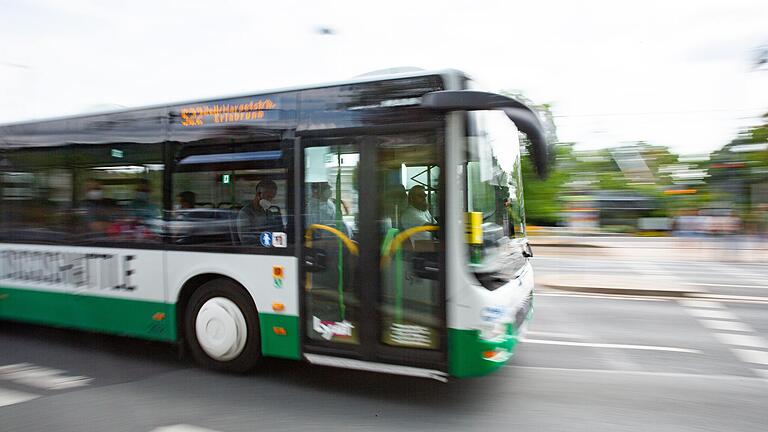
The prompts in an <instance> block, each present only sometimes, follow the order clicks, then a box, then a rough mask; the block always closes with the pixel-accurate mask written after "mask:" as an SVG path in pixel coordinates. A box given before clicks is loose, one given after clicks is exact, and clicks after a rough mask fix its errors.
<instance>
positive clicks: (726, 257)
mask: <svg viewBox="0 0 768 432" xmlns="http://www.w3.org/2000/svg"><path fill="white" fill-rule="evenodd" d="M529 242H530V244H531V247H532V248H533V251H534V254H536V253H537V251H538V252H541V253H542V254H543V255H547V256H551V255H553V254H558V253H563V254H573V253H574V252H578V251H584V252H595V253H597V252H598V251H600V253H607V254H616V255H619V256H622V257H630V256H631V257H633V258H635V259H645V258H653V259H657V260H658V259H669V260H677V261H680V260H682V261H685V260H693V261H713V262H740V263H754V264H765V265H768V240H764V239H760V238H757V237H747V236H731V237H694V238H678V237H627V236H611V237H603V236H535V237H530V238H529Z"/></svg>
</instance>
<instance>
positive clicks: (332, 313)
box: [303, 144, 362, 344]
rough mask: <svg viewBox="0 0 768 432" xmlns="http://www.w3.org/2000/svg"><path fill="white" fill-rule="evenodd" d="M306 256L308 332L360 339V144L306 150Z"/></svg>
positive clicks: (343, 339) (316, 336)
mask: <svg viewBox="0 0 768 432" xmlns="http://www.w3.org/2000/svg"><path fill="white" fill-rule="evenodd" d="M304 161H305V162H304V165H305V170H304V205H303V212H304V218H303V219H304V227H303V228H304V256H305V260H304V261H305V270H306V274H305V296H306V309H307V310H306V312H307V318H308V319H307V321H306V325H307V335H309V337H310V339H313V340H316V341H327V342H335V343H345V344H359V343H360V338H359V323H360V318H361V316H362V314H361V310H360V308H361V307H360V296H359V291H358V288H357V287H358V283H357V282H358V281H357V280H356V278H357V277H359V276H358V274H357V271H356V270H357V263H358V259H359V248H358V233H357V221H358V215H359V206H358V195H359V193H358V180H357V179H358V171H357V167H358V163H359V161H360V153H359V151H358V147H357V145H350V144H344V145H332V146H320V147H308V148H306V149H305V151H304Z"/></svg>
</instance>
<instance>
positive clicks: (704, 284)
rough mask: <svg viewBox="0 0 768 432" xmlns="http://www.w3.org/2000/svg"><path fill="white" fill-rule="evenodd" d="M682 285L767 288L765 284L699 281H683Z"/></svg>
mask: <svg viewBox="0 0 768 432" xmlns="http://www.w3.org/2000/svg"><path fill="white" fill-rule="evenodd" d="M683 285H696V286H710V287H726V288H757V289H768V286H765V285H739V284H719V283H700V282H684V283H683Z"/></svg>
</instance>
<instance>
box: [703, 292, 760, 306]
mask: <svg viewBox="0 0 768 432" xmlns="http://www.w3.org/2000/svg"><path fill="white" fill-rule="evenodd" d="M690 296H691V297H696V298H700V299H717V300H719V301H728V302H735V303H751V304H762V303H768V297H755V296H738V295H723V294H706V293H692V294H690Z"/></svg>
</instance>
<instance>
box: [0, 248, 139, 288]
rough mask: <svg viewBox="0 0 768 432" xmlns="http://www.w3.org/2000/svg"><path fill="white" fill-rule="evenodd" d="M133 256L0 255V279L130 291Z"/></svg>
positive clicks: (13, 252) (7, 252) (15, 252)
mask: <svg viewBox="0 0 768 432" xmlns="http://www.w3.org/2000/svg"><path fill="white" fill-rule="evenodd" d="M135 259H136V256H134V255H112V254H94V253H74V252H41V251H24V250H1V251H0V279H3V280H8V281H16V282H25V283H42V284H46V285H66V286H69V287H71V288H78V289H90V290H120V291H134V290H135V289H136V286H135V285H133V283H132V281H133V276H134V274H135V272H136V270H135V269H134V266H133V264H134V263H133V261H134V260H135Z"/></svg>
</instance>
